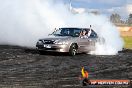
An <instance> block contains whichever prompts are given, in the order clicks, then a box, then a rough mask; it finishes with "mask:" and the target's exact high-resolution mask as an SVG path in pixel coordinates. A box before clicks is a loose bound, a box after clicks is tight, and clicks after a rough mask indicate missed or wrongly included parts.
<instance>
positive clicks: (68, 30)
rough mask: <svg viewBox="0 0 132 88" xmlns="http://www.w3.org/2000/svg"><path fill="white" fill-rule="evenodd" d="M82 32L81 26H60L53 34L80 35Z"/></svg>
mask: <svg viewBox="0 0 132 88" xmlns="http://www.w3.org/2000/svg"><path fill="white" fill-rule="evenodd" d="M80 32H81V29H80V28H59V29H58V30H56V31H55V32H53V35H55V36H72V37H79V35H80Z"/></svg>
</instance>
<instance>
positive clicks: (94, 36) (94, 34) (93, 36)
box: [90, 30, 98, 38]
mask: <svg viewBox="0 0 132 88" xmlns="http://www.w3.org/2000/svg"><path fill="white" fill-rule="evenodd" d="M97 37H98V36H97V34H96V33H95V32H94V31H93V30H92V33H91V35H90V38H97Z"/></svg>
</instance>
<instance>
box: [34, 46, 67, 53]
mask: <svg viewBox="0 0 132 88" xmlns="http://www.w3.org/2000/svg"><path fill="white" fill-rule="evenodd" d="M36 47H37V49H38V50H42V51H51V52H69V46H68V45H60V44H43V45H36Z"/></svg>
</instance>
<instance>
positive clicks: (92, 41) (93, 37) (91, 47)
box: [88, 30, 98, 51]
mask: <svg viewBox="0 0 132 88" xmlns="http://www.w3.org/2000/svg"><path fill="white" fill-rule="evenodd" d="M97 39H98V36H97V34H96V33H95V32H94V31H93V30H92V33H91V35H90V36H89V38H88V42H89V45H88V47H89V48H88V49H89V50H90V51H94V50H95V48H96V45H95V44H96V42H97Z"/></svg>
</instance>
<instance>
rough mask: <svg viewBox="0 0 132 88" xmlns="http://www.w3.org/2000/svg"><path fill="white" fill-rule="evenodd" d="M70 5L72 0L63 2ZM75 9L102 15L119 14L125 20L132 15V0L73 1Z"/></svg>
mask: <svg viewBox="0 0 132 88" xmlns="http://www.w3.org/2000/svg"><path fill="white" fill-rule="evenodd" d="M63 1H64V3H69V1H70V0H63ZM71 1H72V6H73V7H75V8H85V9H87V10H89V9H94V10H98V11H100V12H102V13H107V14H110V13H119V14H120V15H121V16H122V17H123V18H125V17H127V16H128V14H130V13H132V0H71Z"/></svg>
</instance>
